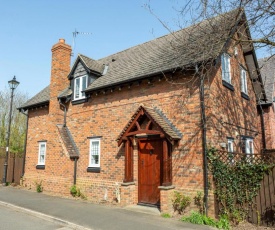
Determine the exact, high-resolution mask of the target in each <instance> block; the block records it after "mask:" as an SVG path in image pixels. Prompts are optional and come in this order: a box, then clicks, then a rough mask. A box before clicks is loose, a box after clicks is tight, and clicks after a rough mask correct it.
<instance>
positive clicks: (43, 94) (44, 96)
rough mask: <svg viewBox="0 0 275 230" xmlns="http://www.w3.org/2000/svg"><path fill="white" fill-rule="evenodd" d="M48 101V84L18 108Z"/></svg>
mask: <svg viewBox="0 0 275 230" xmlns="http://www.w3.org/2000/svg"><path fill="white" fill-rule="evenodd" d="M49 101H50V86H47V87H46V88H44V89H43V90H41V91H40V92H39V93H38V94H36V95H35V96H33V97H32V98H31V99H30V100H28V101H27V102H26V103H24V104H23V105H22V106H20V107H19V108H18V109H24V108H30V107H35V106H36V105H37V106H38V105H41V104H48V103H49Z"/></svg>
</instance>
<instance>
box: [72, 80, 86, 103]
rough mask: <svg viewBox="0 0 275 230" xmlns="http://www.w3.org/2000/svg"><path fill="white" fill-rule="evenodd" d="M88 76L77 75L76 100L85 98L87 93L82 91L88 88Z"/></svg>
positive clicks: (75, 84) (75, 85) (75, 83)
mask: <svg viewBox="0 0 275 230" xmlns="http://www.w3.org/2000/svg"><path fill="white" fill-rule="evenodd" d="M87 85H88V76H87V75H85V76H82V77H77V78H75V79H74V100H80V99H83V98H85V93H84V92H82V91H83V90H85V89H86V88H87Z"/></svg>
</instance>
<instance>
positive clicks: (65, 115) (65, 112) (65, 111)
mask: <svg viewBox="0 0 275 230" xmlns="http://www.w3.org/2000/svg"><path fill="white" fill-rule="evenodd" d="M58 102H59V104H60V105H61V106H63V107H64V124H63V126H64V127H66V125H67V124H66V117H67V108H66V105H64V104H62V102H61V99H59V100H58Z"/></svg>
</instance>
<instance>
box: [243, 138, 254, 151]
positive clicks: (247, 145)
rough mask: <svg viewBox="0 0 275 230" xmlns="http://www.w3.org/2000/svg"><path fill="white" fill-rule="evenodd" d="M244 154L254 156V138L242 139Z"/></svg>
mask: <svg viewBox="0 0 275 230" xmlns="http://www.w3.org/2000/svg"><path fill="white" fill-rule="evenodd" d="M241 147H242V153H246V154H253V153H254V148H253V138H251V137H242V140H241Z"/></svg>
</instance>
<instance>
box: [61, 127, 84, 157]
mask: <svg viewBox="0 0 275 230" xmlns="http://www.w3.org/2000/svg"><path fill="white" fill-rule="evenodd" d="M57 128H58V131H59V133H60V136H61V138H62V140H63V144H64V145H65V147H66V149H67V151H68V154H69V156H70V158H79V151H78V149H77V147H76V144H75V142H74V140H73V137H72V135H71V132H70V130H69V129H68V127H67V126H64V125H57Z"/></svg>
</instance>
